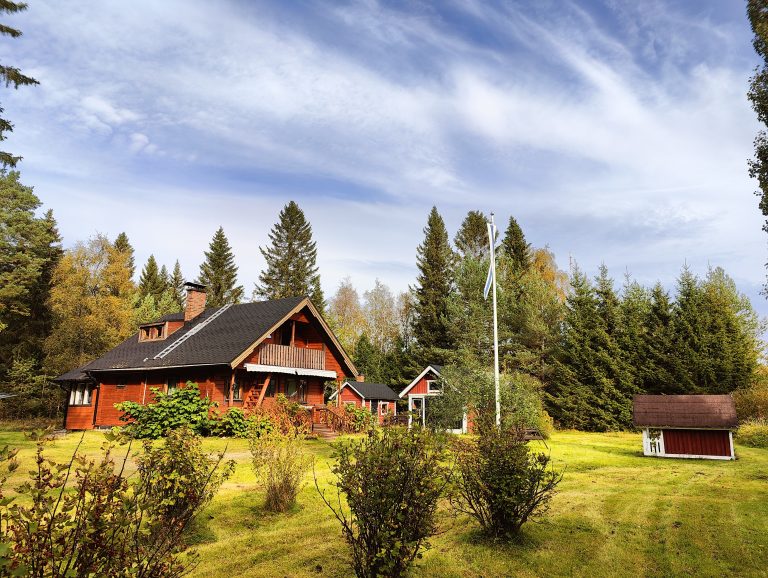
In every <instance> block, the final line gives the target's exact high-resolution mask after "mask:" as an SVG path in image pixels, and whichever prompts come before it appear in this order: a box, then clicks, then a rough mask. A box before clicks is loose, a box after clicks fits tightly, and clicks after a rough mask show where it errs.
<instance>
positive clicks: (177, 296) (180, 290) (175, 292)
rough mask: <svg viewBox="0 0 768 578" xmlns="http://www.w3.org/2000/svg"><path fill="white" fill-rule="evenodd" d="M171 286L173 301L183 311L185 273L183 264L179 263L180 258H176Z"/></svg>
mask: <svg viewBox="0 0 768 578" xmlns="http://www.w3.org/2000/svg"><path fill="white" fill-rule="evenodd" d="M169 286H170V287H169V288H170V291H171V295H172V297H173V302H174V303H175V304H176V305H177V306H178V308H179V311H181V310H182V309H184V275H182V273H181V265H179V260H178V259H176V264H175V265H174V266H173V273H172V274H171V279H170V282H169Z"/></svg>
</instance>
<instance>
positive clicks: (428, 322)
mask: <svg viewBox="0 0 768 578" xmlns="http://www.w3.org/2000/svg"><path fill="white" fill-rule="evenodd" d="M416 253H417V260H416V264H417V267H418V269H419V275H418V277H417V280H416V287H415V288H414V289H413V291H414V295H415V298H416V299H415V300H416V303H415V308H414V309H415V311H414V313H415V321H414V326H413V336H414V338H415V340H416V348H417V352H416V357H417V361H418V362H420V363H421V364H422V365H426V364H428V363H437V364H444V363H446V362H447V361H449V359H450V357H451V351H452V350H453V345H454V344H453V339H452V337H451V320H450V317H449V302H450V299H451V294H452V293H453V290H454V283H453V265H454V255H453V251H452V250H451V245H450V242H449V241H448V231H446V228H445V223H444V222H443V218H442V217H441V216H440V213H438V212H437V208H436V207H432V210H431V211H430V213H429V218H428V219H427V226H426V227H425V228H424V242H423V243H422V244H421V245H419V247H418V249H417V250H416Z"/></svg>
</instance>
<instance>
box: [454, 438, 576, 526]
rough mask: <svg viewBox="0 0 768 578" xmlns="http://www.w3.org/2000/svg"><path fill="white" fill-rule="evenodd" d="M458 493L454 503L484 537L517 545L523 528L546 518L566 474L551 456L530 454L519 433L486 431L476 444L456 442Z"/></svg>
mask: <svg viewBox="0 0 768 578" xmlns="http://www.w3.org/2000/svg"><path fill="white" fill-rule="evenodd" d="M453 450H454V455H455V456H456V466H457V475H456V478H455V486H456V491H455V492H454V493H453V494H452V496H451V503H452V504H453V506H454V507H455V508H456V509H457V510H458V511H460V512H464V513H466V514H469V515H470V516H472V517H473V518H475V520H477V522H478V523H479V524H480V526H481V527H482V529H483V531H484V532H485V533H486V534H488V535H490V536H492V537H494V538H499V539H503V540H512V541H517V540H519V539H520V536H521V529H522V527H523V524H525V523H526V522H527V521H528V520H531V519H533V518H536V517H541V516H544V515H545V514H546V512H547V510H548V508H549V503H550V500H551V499H552V497H553V496H554V494H555V489H556V487H557V485H558V484H559V483H560V481H561V480H562V478H563V475H562V473H559V472H556V471H554V470H553V469H552V468H551V467H549V464H550V458H549V456H547V455H545V454H542V453H536V452H533V451H531V449H530V448H529V447H528V444H526V443H525V442H524V441H522V439H521V438H520V437H518V435H516V432H515V431H504V430H499V429H498V428H496V427H490V428H487V429H483V430H481V432H480V435H479V436H477V437H476V438H474V439H466V438H458V439H455V440H453Z"/></svg>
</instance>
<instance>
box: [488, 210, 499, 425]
mask: <svg viewBox="0 0 768 578" xmlns="http://www.w3.org/2000/svg"><path fill="white" fill-rule="evenodd" d="M491 232H492V233H495V232H496V223H494V221H493V213H491ZM490 241H491V276H492V281H491V282H492V283H493V380H494V386H495V388H496V427H501V401H500V400H499V325H498V315H497V313H496V239H495V234H491V239H490Z"/></svg>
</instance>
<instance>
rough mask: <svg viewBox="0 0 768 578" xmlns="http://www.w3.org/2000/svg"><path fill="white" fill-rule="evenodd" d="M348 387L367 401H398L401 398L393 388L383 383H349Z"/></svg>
mask: <svg viewBox="0 0 768 578" xmlns="http://www.w3.org/2000/svg"><path fill="white" fill-rule="evenodd" d="M347 386H348V387H351V388H353V389H354V390H355V391H357V392H358V393H359V394H360V395H362V396H363V397H364V398H365V399H367V400H371V399H382V400H384V401H397V400H398V399H399V398H398V396H397V393H395V392H394V391H393V390H392V388H391V387H389V386H388V385H384V384H383V383H368V382H366V381H347Z"/></svg>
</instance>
